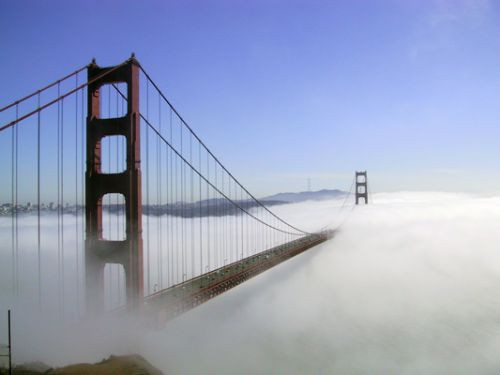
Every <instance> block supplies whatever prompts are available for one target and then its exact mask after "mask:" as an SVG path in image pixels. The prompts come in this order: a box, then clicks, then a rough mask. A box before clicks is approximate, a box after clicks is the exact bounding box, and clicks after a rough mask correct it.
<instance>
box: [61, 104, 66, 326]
mask: <svg viewBox="0 0 500 375" xmlns="http://www.w3.org/2000/svg"><path fill="white" fill-rule="evenodd" d="M64 277H65V275H64V98H63V99H61V281H62V284H61V293H62V295H61V300H62V309H63V310H62V312H63V318H64V312H65V308H64V302H65V301H64V300H65V298H64V281H65V280H64Z"/></svg>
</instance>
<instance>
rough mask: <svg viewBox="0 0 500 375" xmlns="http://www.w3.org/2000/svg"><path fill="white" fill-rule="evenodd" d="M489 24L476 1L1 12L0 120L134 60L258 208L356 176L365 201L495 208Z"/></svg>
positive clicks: (499, 28) (78, 4) (496, 32)
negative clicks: (24, 104) (438, 195)
mask: <svg viewBox="0 0 500 375" xmlns="http://www.w3.org/2000/svg"><path fill="white" fill-rule="evenodd" d="M499 16H500V5H499V3H497V2H494V1H488V0H456V1H451V0H429V1H425V2H424V1H395V0H387V1H380V2H371V1H354V2H341V1H332V2H327V1H319V0H318V1H284V0H274V1H263V0H256V1H251V2H246V1H229V0H218V1H207V2H201V1H194V0H188V1H186V0H183V1H180V0H178V1H177V0H176V1H168V2H161V1H150V2H134V1H131V0H125V1H123V2H121V3H120V4H118V3H117V2H115V1H95V0H89V1H71V2H67V1H60V0H56V1H51V2H48V3H47V2H43V3H42V2H36V1H25V0H23V1H4V2H2V4H1V5H0V40H1V43H2V50H3V56H2V67H3V69H2V70H0V81H1V82H2V84H3V87H5V88H8V89H4V90H2V92H0V105H4V104H7V103H9V102H11V101H13V100H16V99H17V98H19V97H21V96H23V95H25V94H27V93H29V92H31V91H33V90H35V89H37V88H38V87H41V86H43V85H44V84H46V83H48V82H50V81H52V80H53V79H56V78H58V77H60V76H62V75H64V74H66V73H68V72H70V71H72V70H74V69H75V68H76V67H79V66H82V65H83V64H86V63H88V62H90V60H91V58H93V57H95V58H96V59H97V63H98V64H102V65H113V64H116V63H119V62H121V61H123V60H124V59H126V58H128V57H129V56H130V53H131V52H135V53H136V55H137V58H138V59H139V60H140V61H141V63H142V64H143V65H144V66H145V67H146V68H147V69H148V71H149V72H150V73H151V74H152V75H153V76H154V77H155V80H156V81H157V82H158V83H159V84H160V85H161V87H162V89H164V90H165V92H166V93H167V95H168V96H169V98H170V99H171V100H172V102H173V103H174V105H175V106H176V107H177V108H178V109H179V111H180V112H181V113H182V115H183V116H184V118H186V119H187V121H188V122H189V124H190V125H191V126H192V127H193V128H194V130H195V131H196V132H197V133H198V134H199V135H200V137H201V138H202V139H203V140H204V142H205V143H206V144H207V145H208V146H209V147H210V148H211V149H212V150H213V151H214V153H215V154H216V155H217V156H218V158H220V160H222V161H223V163H224V164H225V165H226V166H227V167H228V169H229V170H230V171H232V173H233V174H234V175H235V176H236V177H237V178H238V179H239V180H240V181H241V182H242V184H243V185H245V186H246V187H247V188H248V189H249V190H250V191H251V192H253V193H254V194H255V195H256V196H258V197H263V196H266V195H271V194H274V193H278V192H286V191H304V190H306V189H307V186H308V179H311V181H312V182H311V183H312V185H313V188H314V189H316V190H319V189H321V188H339V189H344V190H347V189H348V188H349V185H350V182H351V181H352V178H353V175H354V171H355V170H365V169H366V170H367V171H368V176H369V181H370V185H371V188H372V189H373V191H375V192H376V191H395V190H447V191H473V192H482V193H488V192H498V191H500V189H499V186H500V172H499V170H498V168H497V160H498V159H499V157H500V151H499V150H500V148H499V147H498V145H497V142H498V139H499V136H500V127H499V126H498V121H499V118H500V107H499V106H498V87H500V72H499V70H498V66H499V63H500V22H498V20H499ZM7 165H8V164H7ZM8 166H9V165H8ZM2 173H10V171H5V168H3V170H2ZM9 191H10V186H5V184H4V185H3V186H2V194H3V195H4V196H8V195H9ZM31 200H33V199H31Z"/></svg>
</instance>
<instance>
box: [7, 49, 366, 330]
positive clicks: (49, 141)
mask: <svg viewBox="0 0 500 375" xmlns="http://www.w3.org/2000/svg"><path fill="white" fill-rule="evenodd" d="M2 124H3V125H2ZM0 150H1V151H0V152H1V158H0V160H2V175H3V176H2V179H3V181H4V182H3V184H2V191H1V194H2V195H1V200H0V202H4V203H3V204H2V205H1V207H0V208H1V211H0V220H2V221H1V222H2V227H3V229H2V230H3V232H2V238H1V241H2V244H1V246H2V249H3V250H2V253H3V255H4V257H3V258H2V259H7V255H8V258H9V259H10V266H11V270H12V272H11V274H10V275H8V276H7V275H4V276H3V279H2V280H1V282H2V284H3V285H12V288H11V290H10V293H11V295H12V296H13V298H23V296H28V297H26V298H27V299H29V300H30V301H31V302H32V303H33V304H34V305H35V306H38V308H39V309H40V310H41V311H46V312H52V311H54V312H55V313H58V314H59V316H61V317H64V318H65V319H73V320H78V319H79V318H81V317H82V316H84V315H98V314H102V313H105V312H108V313H113V312H115V313H119V312H124V311H140V312H141V313H143V314H145V315H146V316H151V317H153V320H154V321H155V322H159V323H160V324H161V323H163V322H166V321H168V320H169V319H171V318H173V317H175V316H177V315H178V314H180V313H182V312H184V311H187V310H189V309H191V308H193V307H195V306H197V305H199V304H201V303H203V302H205V301H207V300H209V299H211V298H213V297H215V296H217V295H219V294H221V293H223V292H224V291H226V290H229V289H231V288H233V287H235V286H236V285H238V284H240V283H242V282H244V281H245V280H247V279H249V278H251V277H253V276H255V275H257V274H259V273H261V272H263V271H265V270H267V269H269V268H271V267H273V266H275V265H277V264H279V263H281V262H283V261H285V260H286V259H289V258H291V257H293V256H295V255H297V254H299V253H301V252H304V251H306V250H307V249H310V248H312V247H314V246H316V245H318V244H320V243H322V242H324V241H326V240H327V239H329V238H330V237H332V236H333V233H334V230H333V229H324V230H321V231H319V232H313V233H311V232H308V231H305V230H302V229H300V228H298V227H296V226H295V225H292V224H291V223H290V222H288V221H286V220H284V219H283V218H282V217H280V216H278V215H276V214H275V213H274V212H273V205H274V204H278V203H279V202H272V201H270V202H265V203H263V202H261V201H260V200H259V199H257V198H256V197H255V196H254V195H252V194H251V193H250V192H249V191H248V190H247V189H246V188H245V187H244V186H243V185H242V184H241V183H240V182H239V181H238V179H236V178H235V177H234V175H233V174H232V173H231V172H229V170H228V169H227V168H226V167H225V166H224V165H223V164H222V163H221V161H220V160H219V159H218V158H217V157H216V156H215V155H214V153H213V152H212V151H211V150H210V149H209V148H208V147H207V146H206V144H205V143H204V142H203V141H202V140H201V139H200V138H199V137H198V136H197V135H196V133H195V132H194V131H193V129H192V128H191V127H190V126H189V125H188V124H187V122H186V121H185V120H184V119H183V118H182V116H181V115H180V114H179V112H178V111H177V110H176V109H175V108H174V106H173V105H172V104H171V102H170V101H169V100H168V99H167V97H166V95H165V94H164V92H163V91H162V90H161V89H160V87H159V85H158V84H157V83H155V81H153V79H152V78H151V76H150V75H149V74H148V73H147V71H146V70H145V69H144V68H143V67H142V66H141V64H140V63H139V62H138V60H137V59H136V58H135V57H134V56H133V55H132V57H131V58H130V59H128V60H126V61H124V62H123V63H121V64H119V65H116V66H112V67H100V66H98V65H97V64H96V62H95V60H93V61H92V63H91V64H89V65H86V66H83V67H81V68H79V69H77V70H75V71H74V72H72V73H71V74H68V75H66V76H64V77H62V78H61V79H59V80H57V81H55V82H53V83H51V84H49V85H47V86H45V87H43V88H41V89H39V90H37V91H34V92H33V93H32V94H30V95H28V96H25V97H23V98H21V99H19V100H16V101H14V102H13V103H11V104H9V105H6V106H4V107H2V108H0ZM363 177H364V178H365V183H364V185H363V183H362V182H361V183H359V186H358V181H357V180H356V202H357V200H358V195H360V197H362V198H364V199H365V201H366V200H367V192H366V173H365V174H364V176H363ZM357 178H358V175H356V179H357ZM363 189H364V194H365V195H363ZM351 190H352V185H351ZM351 190H350V191H349V195H350V193H351ZM358 190H359V191H358ZM349 195H347V196H346V200H345V201H344V204H345V202H346V201H347V198H348V196H349ZM27 255H29V257H28V258H29V259H30V260H28V261H25V260H23V259H25V258H26V256H27ZM7 277H8V278H9V280H7V279H6V278H7ZM68 317H69V318H68Z"/></svg>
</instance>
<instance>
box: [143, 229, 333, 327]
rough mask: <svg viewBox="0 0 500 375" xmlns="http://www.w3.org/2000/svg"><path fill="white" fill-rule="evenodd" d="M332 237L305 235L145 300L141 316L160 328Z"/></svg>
mask: <svg viewBox="0 0 500 375" xmlns="http://www.w3.org/2000/svg"><path fill="white" fill-rule="evenodd" d="M333 235H334V231H332V230H328V231H323V232H319V233H314V234H309V235H306V236H304V237H302V238H300V239H297V240H294V241H291V242H288V243H286V244H283V245H280V246H276V247H273V248H271V249H269V250H266V251H263V252H260V253H258V254H255V255H252V256H249V257H247V258H245V259H242V260H239V261H236V262H233V263H231V264H228V265H226V266H223V267H220V268H218V269H216V270H214V271H211V272H207V273H205V274H203V275H201V276H198V277H195V278H192V279H190V280H187V281H185V282H183V283H180V284H177V285H174V286H172V287H170V288H168V289H164V290H162V291H159V292H157V293H154V294H152V295H150V296H148V297H146V298H145V304H144V310H143V312H144V314H145V316H146V317H147V318H148V321H149V323H150V324H153V325H155V326H156V327H161V326H162V325H164V324H165V323H166V322H167V321H169V320H171V319H173V318H175V317H176V316H178V315H180V314H182V313H184V312H186V311H188V310H191V309H192V308H194V307H196V306H198V305H200V304H201V303H203V302H205V301H208V300H209V299H211V298H214V297H216V296H218V295H219V294H221V293H224V292H225V291H227V290H229V289H231V288H234V287H235V286H237V285H239V284H241V283H242V282H244V281H246V280H248V279H250V278H252V277H254V276H256V275H258V274H260V273H262V272H264V271H266V270H268V269H269V268H271V267H274V266H275V265H277V264H279V263H281V262H283V261H285V260H287V259H290V258H292V257H294V256H295V255H297V254H300V253H302V252H304V251H306V250H308V249H310V248H312V247H314V246H316V245H318V244H320V243H322V242H324V241H326V240H328V239H329V238H332V237H333Z"/></svg>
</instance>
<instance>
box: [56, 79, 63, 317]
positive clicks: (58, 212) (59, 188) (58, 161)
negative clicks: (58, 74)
mask: <svg viewBox="0 0 500 375" xmlns="http://www.w3.org/2000/svg"><path fill="white" fill-rule="evenodd" d="M60 95H61V87H60V83H58V84H57V96H58V97H59V96H60ZM60 148H61V102H60V101H58V102H57V292H58V293H57V302H58V308H59V317H61V302H62V301H61V151H60Z"/></svg>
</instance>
